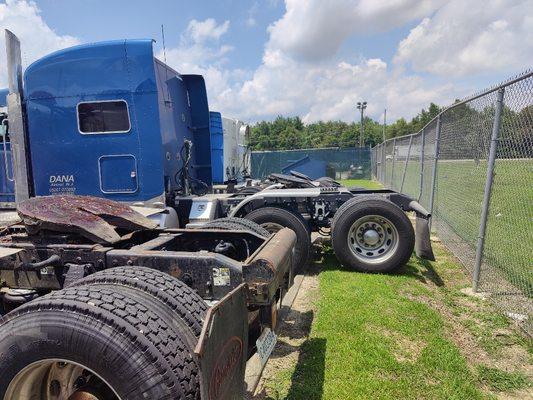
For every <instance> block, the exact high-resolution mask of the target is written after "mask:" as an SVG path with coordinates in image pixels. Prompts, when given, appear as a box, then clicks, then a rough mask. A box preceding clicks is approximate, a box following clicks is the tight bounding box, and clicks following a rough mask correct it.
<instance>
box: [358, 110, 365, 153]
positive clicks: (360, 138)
mask: <svg viewBox="0 0 533 400" xmlns="http://www.w3.org/2000/svg"><path fill="white" fill-rule="evenodd" d="M365 108H366V101H362V102H361V101H358V102H357V109H358V110H361V135H360V136H359V147H363V135H364V133H365V128H364V126H363V112H364V110H365Z"/></svg>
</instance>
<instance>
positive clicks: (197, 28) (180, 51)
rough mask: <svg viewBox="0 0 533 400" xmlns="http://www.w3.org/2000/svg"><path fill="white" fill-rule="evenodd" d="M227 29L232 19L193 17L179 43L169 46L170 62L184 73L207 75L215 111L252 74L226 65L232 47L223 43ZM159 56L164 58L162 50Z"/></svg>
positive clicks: (210, 100)
mask: <svg viewBox="0 0 533 400" xmlns="http://www.w3.org/2000/svg"><path fill="white" fill-rule="evenodd" d="M228 29H229V21H225V22H223V23H220V24H218V23H217V22H216V21H215V20H214V19H213V18H208V19H206V20H204V21H197V20H192V21H191V22H190V23H189V25H188V27H187V29H186V31H185V32H184V33H183V34H182V35H181V37H180V38H179V44H178V45H177V46H175V47H170V48H167V49H166V61H167V64H168V65H170V66H171V67H173V68H174V69H176V70H177V71H178V72H181V73H184V74H200V75H203V76H204V79H205V81H206V85H207V91H208V96H209V105H210V108H211V109H212V110H219V109H221V107H222V106H223V105H222V102H221V99H224V98H225V96H227V93H228V92H231V91H232V90H234V87H235V86H236V85H237V84H238V82H243V81H245V80H246V79H247V78H248V77H249V75H250V73H249V72H246V71H244V70H241V69H228V68H226V67H225V65H226V61H227V57H228V56H229V55H230V54H231V52H232V51H233V47H232V46H229V45H227V44H221V43H220V42H221V38H222V36H223V35H224V34H225V33H226V32H227V31H228ZM208 39H209V40H208ZM156 57H157V58H159V59H160V60H164V59H165V54H164V52H163V50H161V51H159V53H157V55H156Z"/></svg>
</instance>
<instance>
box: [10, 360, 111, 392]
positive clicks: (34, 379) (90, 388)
mask: <svg viewBox="0 0 533 400" xmlns="http://www.w3.org/2000/svg"><path fill="white" fill-rule="evenodd" d="M15 399H16V400H31V399H42V400H107V399H110V400H120V397H119V396H118V395H117V393H116V391H115V390H114V389H113V388H112V387H111V386H110V385H109V384H108V383H107V382H106V381H105V380H104V379H102V378H101V377H100V376H99V375H98V374H96V373H94V372H93V371H91V370H90V369H88V368H86V367H84V366H83V365H81V364H78V363H75V362H71V361H66V360H62V359H46V360H41V361H36V362H34V363H32V364H30V365H28V366H27V367H25V368H24V369H22V370H21V371H20V372H19V373H18V374H17V375H15V377H14V378H13V380H12V381H11V382H10V383H9V386H8V388H7V391H6V393H5V395H4V400H15Z"/></svg>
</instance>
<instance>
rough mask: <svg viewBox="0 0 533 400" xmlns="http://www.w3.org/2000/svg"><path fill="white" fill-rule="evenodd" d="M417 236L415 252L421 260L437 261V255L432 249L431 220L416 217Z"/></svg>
mask: <svg viewBox="0 0 533 400" xmlns="http://www.w3.org/2000/svg"><path fill="white" fill-rule="evenodd" d="M415 231H416V235H415V251H416V255H417V256H418V257H420V258H423V259H425V260H429V261H435V255H434V254H433V249H432V248H431V240H430V238H429V218H424V217H421V216H419V215H418V213H417V215H416V228H415Z"/></svg>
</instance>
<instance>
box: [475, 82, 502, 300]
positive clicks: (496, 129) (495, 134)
mask: <svg viewBox="0 0 533 400" xmlns="http://www.w3.org/2000/svg"><path fill="white" fill-rule="evenodd" d="M504 92H505V90H504V89H503V88H500V89H499V90H498V95H497V98H496V110H495V112H494V122H493V124H492V134H491V138H490V149H489V160H488V165H487V179H486V181H485V192H484V194H483V206H482V208H481V218H480V222H479V236H478V239H477V248H476V262H475V264H474V279H473V280H474V282H473V284H472V289H473V290H474V292H477V290H478V287H479V276H480V272H481V261H482V258H483V248H484V246H485V231H486V228H487V218H488V216H489V208H490V197H491V192H492V182H493V178H494V164H495V163H496V152H497V150H498V140H499V136H500V125H501V117H502V109H503V94H504Z"/></svg>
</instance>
